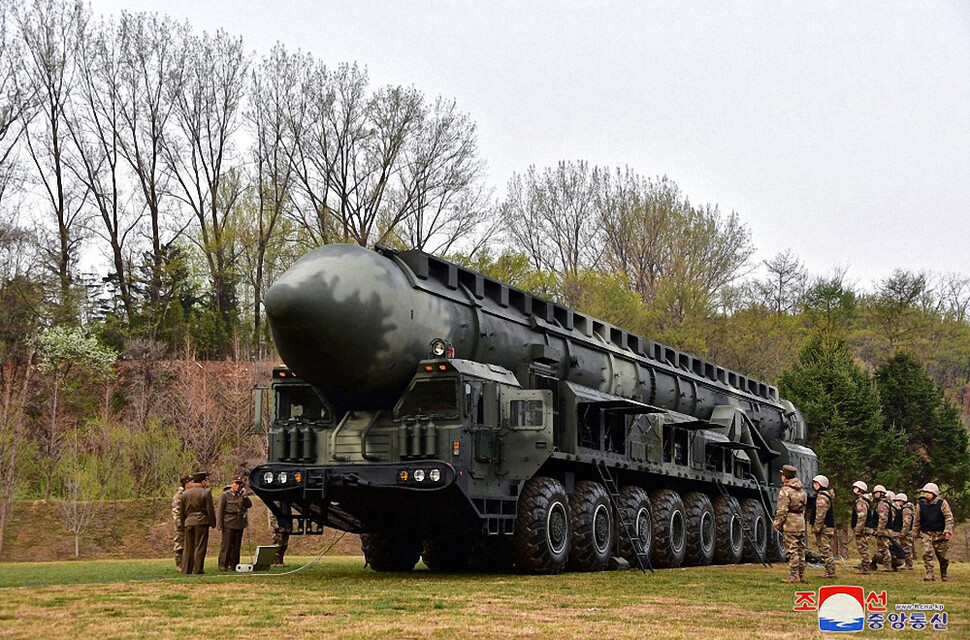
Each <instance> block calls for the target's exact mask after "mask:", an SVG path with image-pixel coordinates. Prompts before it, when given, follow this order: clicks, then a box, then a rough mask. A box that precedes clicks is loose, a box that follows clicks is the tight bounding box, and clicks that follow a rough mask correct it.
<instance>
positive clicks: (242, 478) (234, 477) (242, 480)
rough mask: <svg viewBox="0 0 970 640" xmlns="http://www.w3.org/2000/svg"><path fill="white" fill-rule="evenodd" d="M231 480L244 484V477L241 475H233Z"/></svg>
mask: <svg viewBox="0 0 970 640" xmlns="http://www.w3.org/2000/svg"><path fill="white" fill-rule="evenodd" d="M232 481H233V482H236V483H238V484H246V478H245V477H243V476H233V477H232Z"/></svg>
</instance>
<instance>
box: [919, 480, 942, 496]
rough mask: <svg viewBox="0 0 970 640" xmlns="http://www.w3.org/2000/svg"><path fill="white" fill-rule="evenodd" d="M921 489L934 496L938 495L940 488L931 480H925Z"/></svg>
mask: <svg viewBox="0 0 970 640" xmlns="http://www.w3.org/2000/svg"><path fill="white" fill-rule="evenodd" d="M921 491H929V492H930V493H932V494H933V495H934V496H938V495H940V488H939V487H938V486H936V484H935V483H933V482H927V483H926V484H925V485H923V488H922V489H921Z"/></svg>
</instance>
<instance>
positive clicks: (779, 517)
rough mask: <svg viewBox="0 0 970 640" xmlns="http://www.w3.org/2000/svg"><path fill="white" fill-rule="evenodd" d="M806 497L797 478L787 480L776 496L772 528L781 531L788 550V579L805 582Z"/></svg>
mask: <svg viewBox="0 0 970 640" xmlns="http://www.w3.org/2000/svg"><path fill="white" fill-rule="evenodd" d="M807 501H808V496H807V495H806V494H805V490H804V489H803V488H802V481H801V480H799V479H798V478H787V479H786V480H785V481H784V484H782V487H781V492H780V493H779V494H778V508H777V510H776V511H775V523H774V528H775V530H776V531H781V532H782V533H783V534H784V538H785V548H786V549H787V550H788V571H789V579H790V580H793V581H804V580H805V503H806V502H807Z"/></svg>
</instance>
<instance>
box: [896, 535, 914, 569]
mask: <svg viewBox="0 0 970 640" xmlns="http://www.w3.org/2000/svg"><path fill="white" fill-rule="evenodd" d="M899 544H901V545H903V551H905V552H906V568H907V569H912V568H913V558H914V557H915V551H914V548H913V533H912V532H909V533H907V534H906V535H904V536H902V537H901V538H900V539H899Z"/></svg>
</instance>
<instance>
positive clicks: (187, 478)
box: [179, 474, 192, 487]
mask: <svg viewBox="0 0 970 640" xmlns="http://www.w3.org/2000/svg"><path fill="white" fill-rule="evenodd" d="M191 479H192V476H191V475H189V474H186V475H184V476H182V477H181V478H179V484H180V485H181V486H183V487H184V486H185V484H186V483H187V482H189V481H190V480H191Z"/></svg>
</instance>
